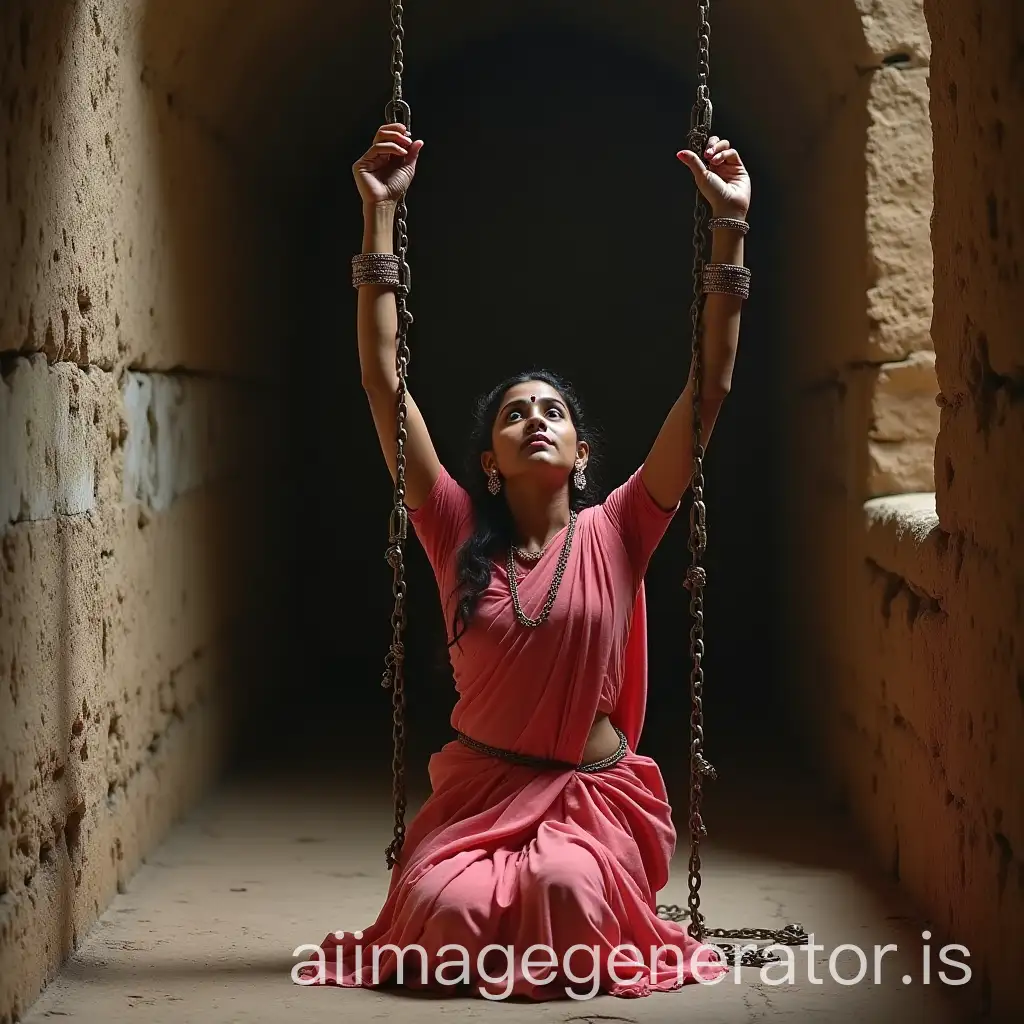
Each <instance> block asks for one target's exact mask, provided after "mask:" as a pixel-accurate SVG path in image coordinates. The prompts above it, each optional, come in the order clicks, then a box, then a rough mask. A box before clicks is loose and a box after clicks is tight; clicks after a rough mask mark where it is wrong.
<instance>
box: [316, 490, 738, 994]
mask: <svg viewBox="0 0 1024 1024" xmlns="http://www.w3.org/2000/svg"><path fill="white" fill-rule="evenodd" d="M673 515H674V510H673V511H672V512H666V511H664V510H663V509H661V508H660V507H659V506H658V505H657V504H656V503H655V502H654V500H653V499H652V498H651V496H650V494H649V492H648V491H647V488H646V487H645V486H644V484H643V482H642V479H641V475H640V471H639V470H637V471H636V472H635V473H634V474H633V475H632V476H631V477H630V478H629V479H628V480H627V481H626V482H625V483H624V484H622V485H621V486H620V487H618V488H616V490H614V491H613V492H612V493H611V494H610V495H609V496H608V498H607V499H606V500H605V501H604V502H603V503H602V504H600V505H596V506H592V507H589V508H586V509H584V510H583V511H582V512H580V514H579V517H578V520H577V524H576V533H575V536H574V539H573V545H572V550H571V553H570V556H569V560H568V564H567V566H566V570H565V574H564V576H563V579H562V583H561V587H560V589H559V591H558V596H557V599H556V600H555V603H554V606H553V608H552V611H551V614H550V617H549V618H548V620H547V621H546V622H545V623H544V624H543V625H542V626H541V627H540V628H537V629H527V628H525V627H523V626H521V625H520V624H519V622H518V621H517V620H516V617H515V612H514V609H513V606H512V599H511V595H510V593H509V586H508V579H507V575H506V570H505V566H504V563H503V562H502V563H500V564H499V563H497V562H496V563H495V564H494V566H493V572H492V577H491V582H490V585H489V586H488V588H487V590H486V592H485V593H484V595H483V597H482V598H481V601H480V604H479V606H478V611H477V613H476V617H475V619H474V621H473V623H472V624H471V626H470V628H469V629H468V630H467V631H466V633H465V634H464V635H463V636H462V638H461V640H460V643H459V645H458V646H455V647H453V648H451V660H452V667H453V670H454V677H455V684H456V691H457V694H458V700H457V703H456V706H455V708H454V710H453V712H452V716H451V724H452V726H453V727H454V728H455V729H458V730H460V731H462V732H464V733H467V734H468V735H470V736H472V737H473V738H474V739H477V740H481V741H483V742H484V743H487V744H490V745H492V746H497V747H502V748H505V749H513V750H517V751H521V752H526V753H530V754H537V755H541V756H544V757H552V758H557V759H559V760H563V761H571V762H573V763H578V762H579V761H580V760H581V759H582V755H583V750H584V746H585V744H586V741H587V737H588V735H589V733H590V728H591V725H592V724H593V721H594V717H595V715H597V714H598V713H600V712H605V713H608V714H609V715H610V718H611V721H612V722H613V723H614V724H615V725H617V726H618V727H619V728H620V729H622V731H623V732H624V733H625V734H626V738H627V741H628V744H629V749H628V752H627V753H626V755H625V756H624V757H623V758H622V760H620V761H619V762H618V763H617V764H615V765H613V766H612V767H610V768H606V769H604V770H603V771H599V772H594V773H583V772H578V771H573V770H566V771H550V770H549V771H538V770H536V769H534V768H530V767H524V766H519V765H512V764H509V763H507V762H504V761H501V760H498V759H496V758H492V757H488V756H486V755H484V754H480V753H478V752H476V751H473V750H470V749H468V748H466V747H465V746H463V745H462V744H461V743H459V742H458V741H457V740H454V739H453V740H452V741H450V742H448V743H447V744H445V746H444V747H442V748H441V750H440V751H438V752H437V753H435V754H434V755H433V756H432V757H431V759H430V762H429V776H430V783H431V794H430V796H429V797H428V798H427V799H426V801H425V802H424V804H423V805H422V807H421V808H420V810H419V811H418V813H417V814H416V815H415V817H414V818H413V820H412V821H411V822H410V824H409V826H408V829H407V832H406V839H405V845H404V849H403V851H402V854H401V857H400V859H399V862H398V863H397V864H396V865H395V867H394V868H393V870H392V873H391V881H390V884H389V889H388V894H387V898H386V900H385V902H384V905H383V907H382V909H381V911H380V913H379V915H378V917H377V920H376V921H375V922H373V924H371V925H370V926H369V927H366V928H364V929H363V930H362V934H361V937H360V938H358V939H357V938H356V937H355V936H354V935H353V934H352V933H351V932H348V931H346V932H342V933H331V934H330V935H328V936H327V937H326V939H325V940H324V942H323V943H322V944H321V948H322V949H323V952H324V965H323V966H324V970H323V971H322V972H321V973H320V974H319V976H318V979H317V981H316V982H315V983H324V984H335V985H343V986H363V985H371V984H378V983H384V982H388V981H394V980H395V976H396V971H397V969H398V967H400V966H401V967H402V972H403V976H402V978H401V981H402V984H403V985H405V986H407V987H414V988H420V987H428V988H432V989H434V988H436V989H442V988H443V986H441V985H439V983H438V982H437V981H436V980H435V979H436V976H437V975H436V971H437V968H438V966H439V965H440V964H442V963H445V962H446V961H447V962H449V963H451V964H456V963H459V962H460V961H459V956H458V955H457V954H455V953H454V952H452V951H450V950H445V949H444V947H445V946H446V945H447V944H453V943H454V944H457V945H458V946H460V947H464V948H465V950H466V951H467V952H468V958H469V959H468V963H469V967H470V974H469V978H468V979H466V977H465V976H463V978H462V980H463V981H464V982H468V983H469V984H471V985H472V986H473V987H476V988H477V989H480V990H483V991H487V992H491V993H492V994H493V995H495V996H508V995H512V996H523V997H528V998H531V999H537V1000H540V999H550V998H556V997H564V996H565V994H566V988H565V987H566V985H567V984H571V983H572V979H571V977H570V978H568V979H567V975H566V973H564V972H563V970H562V968H563V966H564V965H565V964H566V963H568V964H569V971H570V972H571V974H574V975H575V976H576V978H577V979H579V978H581V977H582V976H583V975H588V977H593V976H594V973H595V971H594V968H595V961H596V967H597V972H598V973H599V975H600V984H599V990H600V991H601V992H605V993H610V994H612V995H617V996H645V995H648V994H649V993H650V992H652V991H655V990H668V989H674V988H678V987H679V986H680V985H682V984H686V983H688V982H692V981H696V980H698V978H697V977H696V976H695V971H696V972H699V979H700V980H711V979H713V978H715V977H717V976H718V975H719V974H720V973H721V972H722V971H724V970H726V969H727V967H726V966H725V965H724V964H722V963H719V962H717V960H716V957H715V954H714V952H713V951H711V950H707V949H705V950H703V952H702V955H701V956H700V959H699V960H697V961H696V962H695V963H691V957H693V955H694V953H695V952H696V951H697V950H698V945H697V943H695V942H694V940H693V939H692V938H690V937H689V936H688V935H687V934H686V931H685V926H683V925H680V924H676V923H672V922H668V921H663V920H660V919H659V918H658V917H657V915H656V912H655V906H656V904H655V897H656V894H657V892H658V891H659V890H660V889H661V888H662V887H663V886H664V885H665V883H666V881H667V879H668V872H669V861H670V859H671V857H672V854H673V852H674V849H675V844H676V833H675V829H674V827H673V824H672V819H671V814H670V807H669V804H668V801H667V795H666V791H665V785H664V781H663V779H662V775H661V772H660V770H659V769H658V766H657V765H656V763H655V762H654V761H653V760H651V759H650V758H648V757H645V756H642V755H640V754H638V753H636V747H637V744H638V742H639V739H640V733H641V729H642V726H643V721H644V711H645V706H646V698H647V636H646V609H645V598H644V586H643V577H644V573H645V571H646V568H647V564H648V561H649V559H650V556H651V554H652V553H653V551H654V549H655V547H656V546H657V544H658V543H659V541H660V539H661V538H662V536H663V535H664V532H665V530H666V528H667V527H668V524H669V523H670V521H671V519H672V517H673ZM410 521H411V522H412V523H413V526H414V528H415V530H416V533H417V535H418V537H419V539H420V541H421V542H422V544H423V547H424V549H425V551H426V554H427V557H428V559H429V560H430V564H431V566H432V567H433V570H434V574H435V577H436V579H437V584H438V589H439V593H440V596H441V600H442V603H443V605H444V609H445V620H446V621H447V622H448V623H450V622H451V617H452V610H453V607H454V604H453V601H454V597H453V593H454V590H455V585H456V567H455V555H456V551H457V548H458V546H459V545H460V544H461V542H462V541H463V540H464V539H465V537H466V536H467V535H468V533H469V532H470V530H471V526H472V506H471V503H470V499H469V496H468V494H467V493H466V492H465V491H464V490H463V488H462V487H461V486H460V485H459V484H458V483H457V482H456V481H455V480H454V479H453V478H452V477H451V476H450V475H449V474H448V473H447V472H446V471H444V470H442V472H441V476H440V478H439V479H438V480H437V483H436V484H435V486H434V487H433V489H432V490H431V493H430V494H429V496H428V498H427V499H426V501H425V502H424V504H423V505H422V506H421V507H420V508H419V509H416V510H414V511H411V512H410ZM563 540H564V533H562V534H559V535H558V536H556V537H555V538H554V539H553V541H552V543H551V544H550V545H549V546H548V548H547V550H546V551H545V553H544V555H543V556H542V557H541V558H540V560H539V561H538V562H536V563H535V564H534V565H533V566H532V567H530V568H529V569H528V570H526V571H525V574H524V575H522V576H521V577H520V583H519V595H520V601H521V603H522V606H523V610H524V611H525V613H526V614H527V615H534V616H535V615H537V614H538V613H539V611H540V609H541V607H542V606H543V604H544V601H545V598H546V597H547V592H548V587H549V586H550V583H551V579H552V574H553V572H554V569H555V565H556V563H557V561H558V558H559V554H560V551H561V547H562V541H563ZM339 934H340V937H338V936H339ZM389 943H390V944H393V946H395V947H399V949H404V948H405V947H408V946H412V945H413V944H415V945H416V946H418V947H421V948H422V949H423V950H424V951H425V954H426V956H425V958H424V957H422V956H421V955H420V954H418V953H412V954H404V955H402V956H401V958H400V956H399V954H398V953H397V952H395V950H393V949H390V948H389V949H386V950H382V951H379V955H378V956H377V959H376V964H375V965H374V956H373V955H371V953H372V947H373V946H374V945H377V946H383V945H384V944H389ZM489 944H497V945H500V946H503V947H512V957H511V958H508V957H506V956H503V955H500V954H498V953H496V952H495V953H493V955H492V954H491V953H488V954H487V955H488V957H491V959H493V960H494V961H495V963H496V964H500V966H486V967H485V970H484V971H483V972H482V973H479V972H478V971H477V966H478V963H479V962H480V961H478V955H479V954H480V952H481V951H482V950H484V947H486V946H488V945H489ZM537 944H540V945H542V946H544V947H547V949H548V950H550V951H551V952H550V953H544V954H540V953H538V954H536V955H535V956H534V958H533V961H532V964H533V970H532V971H527V970H524V969H523V966H522V961H523V956H524V954H525V952H526V950H527V949H528V948H529V947H530V946H534V945H537ZM576 944H582V945H583V946H586V947H589V948H591V949H594V952H591V953H587V954H582V953H579V952H573V953H571V959H570V960H568V961H566V960H565V959H564V957H565V956H566V954H567V952H568V951H569V950H570V947H573V946H574V945H576ZM595 947H596V949H595ZM616 947H618V949H616ZM661 947H669V948H668V949H662V948H661ZM675 950H679V951H680V952H681V953H682V957H681V958H680V957H679V956H678V954H677V953H676V951H675ZM680 960H681V963H680ZM421 961H423V962H422V963H421ZM483 962H484V963H485V964H490V961H489V960H484V961H483ZM609 964H611V965H612V968H611V969H609ZM459 973H460V972H459V970H458V969H457V968H456V967H455V966H451V967H449V968H446V969H445V970H444V973H443V975H442V976H443V977H445V978H447V979H452V978H454V977H456V976H458V975H459ZM374 974H376V977H374ZM498 974H501V975H502V977H501V980H500V981H493V980H492V981H488V980H487V977H485V975H486V976H489V977H490V978H491V979H494V978H495V977H496V975H498ZM308 977H309V976H308V975H307V976H306V978H305V979H304V981H303V983H310V982H309V980H308ZM424 977H425V979H426V985H425V986H424ZM580 987H581V988H586V986H580ZM447 990H448V991H449V992H451V991H454V990H455V988H454V986H452V985H451V984H450V982H449V983H448V989H447Z"/></svg>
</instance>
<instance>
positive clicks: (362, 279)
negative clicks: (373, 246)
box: [352, 252, 398, 288]
mask: <svg viewBox="0 0 1024 1024" xmlns="http://www.w3.org/2000/svg"><path fill="white" fill-rule="evenodd" d="M364 284H382V285H386V286H387V287H389V288H397V287H398V257H397V256H396V255H395V254H394V253H390V252H363V253H359V254H358V255H357V256H353V257H352V287H353V288H358V287H359V286H360V285H364Z"/></svg>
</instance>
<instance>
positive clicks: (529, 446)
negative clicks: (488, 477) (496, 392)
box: [481, 381, 587, 484]
mask: <svg viewBox="0 0 1024 1024" xmlns="http://www.w3.org/2000/svg"><path fill="white" fill-rule="evenodd" d="M578 458H579V459H583V462H584V464H586V458H587V446H586V443H585V442H580V441H579V440H578V438H577V436H576V427H575V426H574V425H573V422H572V417H571V416H570V414H569V407H568V405H566V403H565V400H564V399H563V398H562V396H561V395H560V394H559V393H558V391H556V390H555V389H554V388H553V387H552V386H551V385H550V384H545V383H544V382H543V381H527V382H526V383H525V384H516V385H515V386H514V387H511V388H509V390H508V391H506V392H505V395H504V396H503V397H502V400H501V403H500V405H499V406H498V414H497V416H496V417H495V419H494V426H493V427H492V429H491V451H490V452H485V453H484V455H483V458H482V459H481V464H482V465H483V469H484V472H485V473H490V471H491V468H492V467H493V466H497V469H498V472H499V473H500V474H501V476H502V478H503V479H505V480H513V479H515V478H516V477H517V476H522V475H523V474H531V475H536V474H538V473H540V474H545V475H550V476H551V478H552V482H553V483H557V484H561V483H562V482H564V481H565V479H566V478H567V477H568V475H569V474H570V473H571V472H572V470H573V466H574V465H575V464H576V460H577V459H578Z"/></svg>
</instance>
